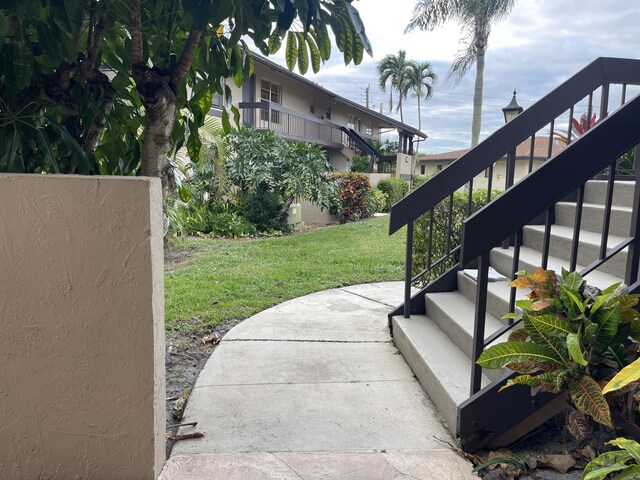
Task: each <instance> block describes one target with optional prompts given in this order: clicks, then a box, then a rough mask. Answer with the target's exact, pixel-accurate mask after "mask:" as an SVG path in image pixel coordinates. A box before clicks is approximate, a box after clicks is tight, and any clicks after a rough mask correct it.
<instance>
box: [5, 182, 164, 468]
mask: <svg viewBox="0 0 640 480" xmlns="http://www.w3.org/2000/svg"><path fill="white" fill-rule="evenodd" d="M161 205H162V204H161V192H160V184H159V181H158V180H157V179H146V178H122V177H79V176H65V175H59V176H54V175H46V176H45V175H0V271H1V272H2V275H0V330H1V331H2V336H1V337H0V365H2V368H0V404H1V407H2V408H0V432H1V434H2V440H1V441H0V478H2V479H5V478H6V479H80V478H82V479H132V480H133V479H135V480H141V479H152V478H153V479H155V478H156V477H157V475H158V474H159V473H160V470H161V468H162V465H163V462H164V457H165V452H164V443H165V437H164V432H165V425H164V423H165V395H166V394H165V383H164V382H165V381H164V329H163V318H164V300H163V260H162V256H163V251H162V248H163V245H162V209H161Z"/></svg>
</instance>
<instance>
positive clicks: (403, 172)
mask: <svg viewBox="0 0 640 480" xmlns="http://www.w3.org/2000/svg"><path fill="white" fill-rule="evenodd" d="M413 166H414V159H413V156H411V155H407V154H405V153H398V154H397V158H396V177H397V178H401V179H403V180H406V181H409V180H411V177H412V175H413Z"/></svg>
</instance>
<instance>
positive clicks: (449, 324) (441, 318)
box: [425, 291, 508, 380]
mask: <svg viewBox="0 0 640 480" xmlns="http://www.w3.org/2000/svg"><path fill="white" fill-rule="evenodd" d="M425 304H426V307H427V315H428V316H429V318H430V319H431V320H432V321H433V322H434V323H435V325H436V326H437V327H438V329H439V330H440V331H441V332H442V333H444V334H445V335H446V336H447V337H448V338H449V339H450V340H451V341H452V342H453V343H454V344H455V345H456V346H457V347H458V348H459V349H460V350H461V351H462V352H463V353H464V354H465V355H466V356H467V357H469V358H471V353H472V351H473V329H474V324H475V314H476V312H475V305H474V303H473V302H471V301H469V299H467V298H466V297H465V296H464V295H463V294H462V293H461V292H457V291H456V292H441V293H428V294H426V295H425ZM504 325H505V324H504V323H502V322H501V321H500V320H498V319H496V318H495V317H493V316H492V315H491V314H489V313H487V315H486V317H485V339H486V338H488V337H490V336H491V335H493V333H494V332H496V331H498V330H499V329H500V328H502V327H504ZM507 337H508V334H505V335H504V336H503V337H501V339H498V340H496V342H499V341H501V340H502V341H506V340H507ZM502 374H503V372H501V371H500V370H487V372H486V375H487V376H488V377H490V378H491V380H495V379H497V378H500V377H501V376H502Z"/></svg>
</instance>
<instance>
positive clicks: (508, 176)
mask: <svg viewBox="0 0 640 480" xmlns="http://www.w3.org/2000/svg"><path fill="white" fill-rule="evenodd" d="M515 176H516V151H515V150H512V151H510V152H509V153H508V154H507V171H506V172H505V179H504V189H505V190H508V189H509V187H511V186H512V185H513V181H514V179H515ZM490 194H491V193H490V192H489V194H488V195H490ZM512 243H513V236H509V237H508V238H506V239H505V240H504V241H503V242H502V248H509V245H511V244H512Z"/></svg>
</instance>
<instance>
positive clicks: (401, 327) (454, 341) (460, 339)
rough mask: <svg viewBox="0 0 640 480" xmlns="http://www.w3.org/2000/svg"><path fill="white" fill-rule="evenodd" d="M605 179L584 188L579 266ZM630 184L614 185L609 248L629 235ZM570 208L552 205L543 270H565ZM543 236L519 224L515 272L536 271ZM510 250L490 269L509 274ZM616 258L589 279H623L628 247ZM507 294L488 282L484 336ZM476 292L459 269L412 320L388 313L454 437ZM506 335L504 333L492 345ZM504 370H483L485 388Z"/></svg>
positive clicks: (592, 249) (590, 245)
mask: <svg viewBox="0 0 640 480" xmlns="http://www.w3.org/2000/svg"><path fill="white" fill-rule="evenodd" d="M606 184H607V182H605V181H590V182H588V183H587V185H586V187H585V197H584V205H583V213H582V224H581V231H580V236H579V238H580V246H579V249H578V264H579V265H578V267H577V270H580V269H581V268H582V266H584V265H588V264H589V263H591V262H592V261H593V260H596V259H597V258H598V252H599V248H600V238H601V234H600V233H599V232H601V229H602V223H603V215H604V210H605V208H604V204H605V195H606V186H607V185H606ZM634 188H635V183H634V182H616V185H615V188H614V197H613V204H614V206H613V208H612V217H611V222H610V230H609V240H608V247H609V248H611V247H613V246H615V245H617V244H618V243H619V242H620V241H621V240H622V239H623V238H624V237H626V236H627V235H628V234H629V228H630V222H631V210H632V209H631V205H632V201H633V193H634ZM575 210H576V204H575V203H572V202H561V203H558V204H557V206H556V212H555V213H556V216H555V220H556V223H555V224H554V225H553V226H552V228H551V241H550V257H549V259H548V267H547V268H548V269H551V270H555V271H557V272H560V270H561V268H563V267H564V268H566V269H568V268H569V256H570V252H571V242H572V238H573V224H574V216H575ZM543 236H544V225H529V226H526V227H525V228H524V229H523V245H522V246H521V248H520V260H519V268H518V269H519V270H522V269H524V270H527V271H529V272H533V271H535V269H536V268H537V267H538V266H539V265H540V263H541V257H542V253H541V251H542V241H543ZM513 255H514V249H513V247H511V248H508V249H502V248H495V249H494V250H493V251H492V252H491V256H490V259H491V260H490V262H491V266H492V267H493V268H495V269H496V270H497V271H498V272H500V273H501V274H502V275H504V276H506V277H510V275H511V269H512V264H513ZM616 257H620V258H616ZM616 257H614V258H613V259H612V260H611V261H610V262H607V263H606V264H605V265H603V267H602V268H601V269H600V270H598V271H594V272H592V273H590V274H589V275H587V276H586V279H587V282H588V283H589V284H590V285H593V286H596V287H599V288H604V287H607V286H609V285H611V284H613V283H616V282H619V281H621V278H620V276H623V275H624V271H625V263H626V252H624V251H623V252H621V253H620V254H619V255H617V256H616ZM509 293H510V287H509V286H508V281H496V282H490V283H489V286H488V298H487V318H486V330H485V331H486V336H487V337H489V336H490V335H492V334H493V333H494V332H496V331H497V330H498V329H499V328H501V327H502V326H503V325H504V323H503V320H501V317H502V316H503V315H504V314H506V313H507V312H508V308H509ZM475 295H476V282H475V280H473V279H472V278H470V277H469V276H467V275H466V274H464V273H463V272H462V271H459V272H458V273H457V290H455V291H451V292H439V293H427V294H426V295H425V304H426V314H425V315H412V316H411V317H410V318H404V317H403V316H401V315H400V316H394V317H393V318H392V324H393V336H394V341H395V344H396V345H397V347H398V349H399V350H400V352H401V353H402V354H403V355H404V357H405V359H406V360H407V362H408V363H409V365H410V366H411V368H412V370H413V372H414V373H415V375H416V377H417V378H418V380H419V381H420V383H421V384H422V386H423V388H424V389H425V390H426V391H427V393H428V394H429V396H430V397H431V399H432V400H433V402H434V404H435V405H436V407H437V408H438V409H439V411H440V413H441V414H442V416H443V417H444V419H445V421H446V423H447V425H448V427H449V429H450V430H451V431H452V432H453V433H454V434H455V432H456V422H457V414H458V407H459V406H460V405H461V404H462V403H463V402H464V401H466V400H467V399H468V398H469V396H470V394H469V392H470V378H471V369H472V362H471V360H470V357H471V351H472V343H473V329H474V317H475V306H474V302H475ZM525 295H526V292H522V291H518V292H517V297H516V298H517V299H519V298H524V296H525ZM505 339H506V335H504V336H503V337H501V338H500V339H498V340H497V342H499V341H501V340H502V341H503V340H505ZM504 373H505V372H500V371H491V370H484V372H483V375H484V376H483V380H482V386H483V387H485V386H487V385H489V384H490V383H491V382H492V381H494V380H496V379H497V378H499V377H501V376H503V374H504ZM554 411H555V410H551V411H549V412H548V413H547V414H546V415H542V416H540V418H538V419H537V422H534V423H533V424H532V423H531V422H529V424H528V425H527V427H526V428H524V427H522V426H520V427H519V428H520V429H522V431H520V432H511V434H510V435H507V436H506V437H504V438H509V439H511V440H513V439H515V438H517V437H518V436H520V435H523V434H525V433H526V431H524V430H525V429H529V430H530V429H532V428H534V427H535V426H537V424H540V423H541V422H543V421H544V420H546V419H547V418H548V417H549V416H551V415H552V414H553V413H554Z"/></svg>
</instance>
